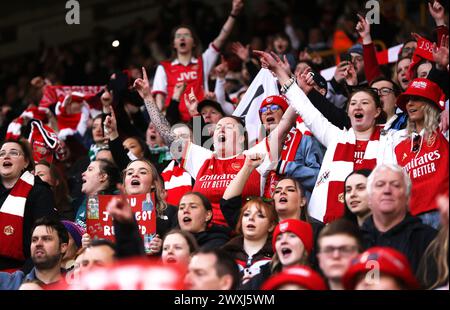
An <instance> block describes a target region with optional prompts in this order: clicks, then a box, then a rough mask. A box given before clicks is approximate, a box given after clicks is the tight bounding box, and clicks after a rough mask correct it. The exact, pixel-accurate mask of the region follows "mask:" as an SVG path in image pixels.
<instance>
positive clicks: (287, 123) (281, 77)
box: [254, 51, 297, 161]
mask: <svg viewBox="0 0 450 310" xmlns="http://www.w3.org/2000/svg"><path fill="white" fill-rule="evenodd" d="M254 53H255V54H256V55H258V56H260V59H261V63H262V65H263V67H267V68H268V69H270V70H271V71H273V72H274V73H275V74H276V75H277V77H278V82H279V83H280V84H281V85H287V84H289V83H295V79H293V78H291V77H290V69H289V64H288V62H287V59H286V56H285V58H284V61H282V60H281V59H280V58H279V57H278V56H277V55H275V54H274V53H272V55H271V54H269V53H266V52H261V51H254ZM296 118H297V114H296V112H295V110H294V109H293V108H291V107H289V108H288V109H287V110H286V112H284V114H283V117H282V118H281V120H280V123H279V124H278V126H277V127H276V128H275V130H273V131H272V132H271V133H270V135H269V136H268V137H267V138H268V142H269V148H270V156H271V160H272V161H278V157H279V154H280V152H281V147H282V145H283V142H284V139H285V138H286V135H287V133H288V132H289V130H291V128H292V127H293V126H294V124H295V120H296Z"/></svg>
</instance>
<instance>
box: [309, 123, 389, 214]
mask: <svg viewBox="0 0 450 310" xmlns="http://www.w3.org/2000/svg"><path fill="white" fill-rule="evenodd" d="M382 128H383V126H376V129H375V131H374V132H373V134H372V136H371V137H370V140H369V141H368V144H367V147H366V150H365V153H364V157H363V158H364V159H363V163H362V164H360V165H359V167H358V168H359V169H363V168H365V169H373V168H375V166H376V164H377V158H380V155H381V156H383V154H380V153H383V152H382V151H381V150H384V148H383V147H382V145H381V144H382V143H380V133H381V130H382ZM338 137H339V138H338V140H337V141H336V142H335V143H333V144H331V145H329V146H328V149H327V152H326V153H325V157H324V159H323V162H322V167H321V168H320V172H319V176H318V177H317V181H316V185H315V187H314V190H313V193H312V196H311V200H310V202H309V207H308V211H309V215H310V216H312V217H314V218H316V219H318V220H319V221H322V222H324V223H329V222H331V221H333V220H336V219H338V218H340V217H342V215H343V214H344V180H345V178H346V177H347V176H348V175H349V174H350V173H351V172H353V171H354V169H355V162H354V159H355V151H356V136H355V132H354V131H353V129H350V130H349V131H345V132H343V134H342V135H339V136H338Z"/></svg>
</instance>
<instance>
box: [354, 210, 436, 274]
mask: <svg viewBox="0 0 450 310" xmlns="http://www.w3.org/2000/svg"><path fill="white" fill-rule="evenodd" d="M361 232H362V234H363V238H364V246H365V248H370V247H374V246H385V247H391V248H394V249H396V250H398V251H400V252H401V253H403V254H404V255H405V256H406V257H407V258H408V260H409V262H410V264H411V268H412V269H413V272H414V273H415V272H416V271H417V269H418V267H419V262H420V259H421V258H422V255H423V254H424V253H425V250H426V249H427V247H428V245H429V244H430V242H431V241H433V239H434V238H435V237H436V233H437V231H436V230H435V229H433V228H431V227H430V226H428V225H425V224H422V222H421V221H420V219H419V218H417V217H413V216H412V215H410V214H409V213H408V214H406V216H405V218H404V219H403V221H401V222H400V223H399V224H398V225H396V226H395V227H393V228H391V229H390V230H389V231H387V232H385V233H381V232H379V231H378V229H377V228H376V227H375V224H374V221H373V217H372V216H370V217H369V218H368V219H367V220H366V221H365V222H364V224H363V226H362V227H361Z"/></svg>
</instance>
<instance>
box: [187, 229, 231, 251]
mask: <svg viewBox="0 0 450 310" xmlns="http://www.w3.org/2000/svg"><path fill="white" fill-rule="evenodd" d="M230 234H231V230H230V228H228V227H225V226H222V225H212V226H211V227H210V228H208V229H207V230H205V231H202V232H199V233H194V234H193V235H194V237H195V240H197V243H198V245H199V247H201V248H202V249H205V250H212V249H215V248H220V247H221V246H223V245H224V244H225V243H227V242H228V240H230Z"/></svg>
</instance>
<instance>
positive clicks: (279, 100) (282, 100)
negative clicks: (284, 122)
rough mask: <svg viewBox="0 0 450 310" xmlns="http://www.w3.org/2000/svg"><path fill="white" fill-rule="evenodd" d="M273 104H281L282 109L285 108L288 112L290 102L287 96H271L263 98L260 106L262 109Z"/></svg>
mask: <svg viewBox="0 0 450 310" xmlns="http://www.w3.org/2000/svg"><path fill="white" fill-rule="evenodd" d="M272 104H276V105H278V106H280V108H281V110H283V112H286V110H287V108H288V107H289V103H288V101H287V99H286V97H284V96H278V95H275V96H269V97H267V98H265V99H264V100H263V102H261V106H260V107H259V108H260V109H261V108H263V107H265V106H266V105H272Z"/></svg>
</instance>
